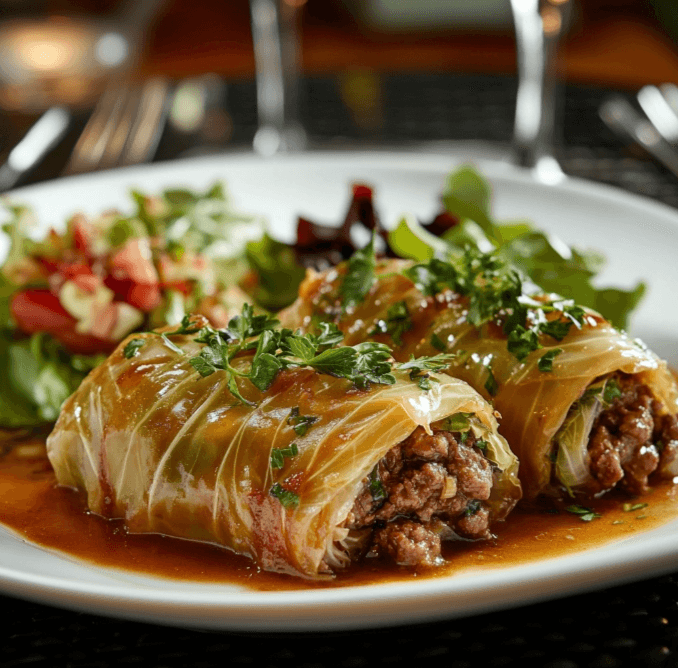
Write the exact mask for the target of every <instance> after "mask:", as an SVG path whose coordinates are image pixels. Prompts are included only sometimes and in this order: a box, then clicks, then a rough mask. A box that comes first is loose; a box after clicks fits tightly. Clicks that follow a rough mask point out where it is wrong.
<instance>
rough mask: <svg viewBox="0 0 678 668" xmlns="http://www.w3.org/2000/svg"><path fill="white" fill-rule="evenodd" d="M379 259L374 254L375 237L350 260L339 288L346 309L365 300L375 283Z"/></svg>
mask: <svg viewBox="0 0 678 668" xmlns="http://www.w3.org/2000/svg"><path fill="white" fill-rule="evenodd" d="M376 265H377V259H376V256H375V253H374V235H373V236H372V239H370V243H368V244H367V246H365V248H361V249H360V250H357V251H356V252H355V253H353V255H352V256H351V258H350V259H349V260H348V263H347V267H346V274H345V276H344V279H343V281H342V283H341V286H340V287H339V294H340V295H341V304H342V306H343V307H344V309H351V308H354V307H355V306H356V305H357V304H359V303H360V302H362V300H363V299H365V296H366V295H367V293H368V292H369V291H370V288H371V287H372V285H373V284H374V281H375V272H374V269H375V267H376Z"/></svg>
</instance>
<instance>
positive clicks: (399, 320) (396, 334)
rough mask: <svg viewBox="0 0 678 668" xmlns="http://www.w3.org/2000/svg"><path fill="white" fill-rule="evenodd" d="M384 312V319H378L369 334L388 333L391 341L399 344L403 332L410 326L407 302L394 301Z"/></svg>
mask: <svg viewBox="0 0 678 668" xmlns="http://www.w3.org/2000/svg"><path fill="white" fill-rule="evenodd" d="M386 314H387V315H386V320H379V321H378V322H377V326H376V327H375V328H374V330H373V331H372V332H371V334H390V335H391V338H392V339H393V343H395V345H397V346H401V345H402V344H403V334H404V333H405V332H406V331H408V330H409V329H411V327H412V318H411V317H410V312H409V311H408V309H407V304H406V303H405V302H404V301H399V302H396V303H395V304H392V305H391V306H389V308H388V311H387V312H386Z"/></svg>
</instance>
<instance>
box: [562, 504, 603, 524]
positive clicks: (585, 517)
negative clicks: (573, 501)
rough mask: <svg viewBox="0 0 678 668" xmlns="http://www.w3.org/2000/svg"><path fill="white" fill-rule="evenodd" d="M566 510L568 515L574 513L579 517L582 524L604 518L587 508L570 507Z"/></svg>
mask: <svg viewBox="0 0 678 668" xmlns="http://www.w3.org/2000/svg"><path fill="white" fill-rule="evenodd" d="M565 510H567V512H568V513H572V514H573V515H579V519H580V520H581V521H582V522H591V521H592V520H595V519H597V518H599V517H602V515H600V514H599V513H596V512H594V511H593V510H591V508H587V507H586V506H577V505H574V506H568V507H567V508H565Z"/></svg>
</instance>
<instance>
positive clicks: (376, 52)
mask: <svg viewBox="0 0 678 668" xmlns="http://www.w3.org/2000/svg"><path fill="white" fill-rule="evenodd" d="M520 1H521V0H515V2H514V3H513V5H514V7H513V9H514V10H515V9H516V6H517V4H519V3H520ZM535 2H536V0H535ZM528 4H529V2H528ZM535 6H536V5H535ZM540 11H541V18H542V27H543V30H544V33H545V34H546V35H547V36H548V35H549V34H550V35H551V36H554V35H555V36H556V37H557V42H558V50H557V57H556V59H555V63H554V66H553V73H554V75H555V80H556V81H557V82H558V90H559V91H560V92H559V93H557V94H556V99H557V100H559V101H558V102H557V104H556V111H555V116H556V129H555V133H554V136H553V142H554V144H555V148H554V150H555V153H556V154H557V155H558V157H559V160H560V161H561V163H563V165H564V167H565V170H566V171H567V169H568V160H571V159H572V156H571V155H568V154H567V150H568V149H567V147H568V146H571V145H573V144H578V146H579V148H580V149H583V148H585V147H586V145H587V143H589V144H590V143H591V142H587V141H586V137H585V136H584V135H585V134H586V132H588V133H591V132H593V131H595V132H596V133H597V134H600V135H601V136H603V138H605V137H608V138H610V137H611V135H610V134H606V133H609V130H607V129H605V128H604V126H603V125H602V123H601V122H600V120H599V118H598V115H597V113H596V112H597V108H598V106H599V104H600V103H601V101H602V100H603V98H604V95H605V94H606V93H609V92H610V91H612V90H616V91H624V92H626V93H627V94H628V95H630V94H631V93H633V92H635V91H636V90H637V89H639V88H640V87H641V86H643V85H646V84H649V83H652V84H660V83H662V82H678V46H677V45H678V6H677V5H676V3H675V2H674V1H673V0H542V1H541V3H540ZM253 34H254V35H255V37H256V38H257V40H258V44H259V46H258V47H257V48H258V50H257V48H255V44H254V43H253ZM276 40H277V41H276ZM255 53H256V54H257V57H256V59H255ZM516 63H517V57H516V31H515V28H514V16H513V14H512V3H511V0H474V1H473V2H471V1H470V0H251V2H248V1H247V0H229V1H228V2H223V0H200V2H195V1H191V0H142V1H141V2H139V1H137V2H135V1H134V0H127V1H123V2H121V1H120V0H115V1H108V0H106V1H102V0H72V1H66V0H45V1H44V2H25V1H24V0H0V114H1V116H2V118H1V120H2V125H0V160H1V161H2V162H6V161H7V159H8V157H9V156H10V155H11V151H12V149H13V148H14V147H15V146H16V144H17V142H19V141H20V140H21V139H22V137H25V135H26V132H27V131H28V129H29V128H30V127H31V126H32V125H33V124H34V123H35V122H36V120H37V119H38V118H40V116H41V115H42V114H43V113H44V112H45V111H46V110H50V109H52V111H53V113H52V116H53V118H51V121H52V125H51V126H50V127H49V128H48V131H47V132H46V134H45V135H44V136H43V138H42V145H41V146H38V148H41V151H37V148H35V147H34V151H33V153H34V154H36V153H40V157H39V159H34V160H33V163H34V164H31V165H30V166H29V167H28V168H26V164H28V163H30V162H31V161H30V160H29V159H28V158H29V157H31V156H28V157H26V156H25V155H24V156H20V157H23V161H22V160H18V161H17V159H16V155H15V159H14V161H13V162H14V163H15V164H14V165H13V166H12V168H11V174H10V176H11V178H10V179H9V180H7V181H6V182H5V183H4V185H3V184H2V182H0V186H2V187H3V188H4V189H6V188H7V187H8V184H9V183H10V182H11V183H16V184H19V185H20V184H25V183H30V182H32V181H36V180H41V179H45V178H54V177H55V176H57V175H59V174H63V173H76V172H82V171H89V170H91V169H95V168H101V167H112V166H116V165H120V164H129V163H132V162H139V161H144V160H149V159H155V160H165V159H169V158H174V157H177V156H184V155H195V154H200V153H210V152H215V151H229V150H251V148H252V146H253V142H254V146H255V148H257V150H259V151H260V152H262V153H269V154H270V153H274V152H276V151H277V150H296V149H299V148H303V147H304V146H311V147H332V146H337V147H339V146H341V147H344V146H352V147H355V146H364V145H379V146H381V145H400V144H403V143H407V142H419V141H427V142H431V141H442V142H445V141H481V142H489V143H490V144H491V145H496V146H503V147H506V146H510V145H511V142H512V141H513V142H514V143H515V136H514V130H513V128H514V111H515V103H516V91H517V78H516V72H517V64H516ZM255 74H256V75H257V83H255ZM257 84H258V86H259V88H257ZM565 84H567V86H568V88H567V90H568V91H570V92H568V93H567V94H565V93H563V91H564V90H566V89H565V88H564V86H565ZM262 85H263V87H262ZM276 85H277V86H279V87H281V88H280V90H277V89H276ZM130 91H131V92H130ZM571 91H575V93H574V94H572V93H571ZM283 92H284V98H285V99H284V105H283V103H282V102H281V99H282V98H281V95H282V93H283ZM102 95H103V97H102ZM106 95H108V98H106ZM106 104H107V105H108V106H106ZM116 105H117V107H118V108H117V111H116V110H115V109H114V107H115V106H116ZM97 106H99V107H102V106H103V109H101V108H99V112H100V114H99V117H96V118H95V117H94V116H93V111H95V110H96V109H97ZM55 107H56V108H57V109H58V110H59V113H61V114H62V115H61V116H59V117H58V118H55V117H54V108H55ZM277 107H281V108H277ZM283 107H284V108H283ZM140 108H142V111H140ZM142 112H143V113H142ZM582 114H584V115H586V114H589V115H590V118H586V119H585V120H581V117H582ZM578 116H579V117H580V122H579V130H578V129H577V125H578V122H577V117H578ZM88 121H89V122H90V125H92V123H93V122H94V125H96V122H98V123H99V125H98V130H99V133H98V134H97V133H92V132H91V128H90V136H88V137H83V134H82V133H83V129H84V128H85V126H86V124H87V122H88ZM106 123H108V134H109V137H108V140H107V141H108V142H109V144H110V143H111V142H112V143H115V141H117V144H118V146H117V148H118V149H119V150H118V152H117V153H116V152H115V151H113V152H112V153H111V151H112V149H111V148H110V146H109V145H106V147H105V148H106V150H105V155H104V156H103V160H102V162H98V161H97V160H95V159H93V158H92V156H91V155H85V156H84V158H83V156H82V155H79V156H75V158H77V159H74V156H73V150H74V147H76V146H77V144H78V142H80V144H81V146H80V148H81V149H82V148H83V146H82V145H83V144H87V141H89V148H90V149H91V148H92V145H94V144H97V142H98V144H97V145H98V146H99V148H100V149H102V146H103V145H104V144H102V142H103V139H102V133H101V128H102V127H103V126H104V125H106ZM592 123H593V126H592V125H591V124H592ZM262 128H264V130H265V131H262ZM135 129H136V130H135ZM133 130H135V131H136V135H135V134H134V132H133ZM144 131H145V134H144ZM258 131H259V133H258ZM584 131H585V132H584ZM116 132H117V137H114V135H116ZM578 132H579V134H578ZM48 139H50V141H47V140H48ZM114 140H115V141H114ZM549 141H551V140H550V139H549ZM610 141H611V139H610ZM617 141H618V140H617ZM603 143H605V142H603ZM38 144H40V142H38ZM622 144H623V145H624V146H626V145H627V144H628V145H630V144H631V142H623V141H622ZM617 148H619V146H617ZM102 150H103V149H102ZM628 150H629V151H630V153H629V155H631V156H633V155H635V156H637V157H638V156H640V155H641V154H642V155H644V154H643V153H641V152H640V151H638V150H637V149H634V148H632V147H629V149H628ZM100 152H101V151H100ZM15 153H16V152H15ZM90 153H91V151H90ZM33 157H35V156H33ZM580 157H581V156H580ZM78 160H79V161H78ZM17 162H18V164H19V167H21V169H19V167H17ZM579 167H580V168H581V165H579ZM4 170H5V173H7V171H8V168H7V167H5V168H4ZM579 171H580V172H581V171H582V170H581V169H579ZM583 171H584V172H586V167H585V166H584V168H583ZM5 175H7V174H5ZM584 175H586V174H584ZM0 176H1V173H0ZM596 177H597V178H599V179H601V178H602V180H605V176H604V174H603V175H602V176H601V175H600V174H596ZM635 189H636V190H638V188H637V187H636V188H635ZM640 190H641V191H642V188H640Z"/></svg>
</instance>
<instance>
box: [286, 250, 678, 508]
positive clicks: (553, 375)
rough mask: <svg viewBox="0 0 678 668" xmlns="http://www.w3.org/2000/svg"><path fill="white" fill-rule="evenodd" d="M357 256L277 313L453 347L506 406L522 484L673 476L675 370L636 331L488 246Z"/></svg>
mask: <svg viewBox="0 0 678 668" xmlns="http://www.w3.org/2000/svg"><path fill="white" fill-rule="evenodd" d="M358 260H359V261H356V262H354V265H353V266H351V262H353V261H351V262H349V264H346V263H344V264H343V265H339V266H338V267H337V268H335V269H332V270H329V271H327V272H324V273H322V274H319V273H314V272H310V273H309V274H308V275H307V278H306V280H305V281H304V283H303V284H302V286H301V288H300V296H299V298H298V300H297V301H296V302H295V303H294V304H293V305H291V306H290V307H289V308H288V309H287V310H286V311H284V312H283V313H282V314H281V315H280V318H281V320H282V322H283V324H284V325H286V326H288V327H300V328H302V329H303V330H304V331H312V330H313V328H314V327H315V326H317V323H318V322H321V321H331V322H333V323H336V325H337V326H338V328H339V329H340V330H342V331H343V332H344V333H345V334H346V343H347V344H351V343H354V342H356V341H365V340H374V341H383V342H387V343H388V344H389V345H392V346H393V354H394V356H395V358H396V359H398V360H406V359H408V358H409V357H410V356H411V355H415V356H418V355H423V354H430V353H433V352H436V351H446V352H449V353H456V355H455V357H454V359H453V361H452V362H451V363H450V365H449V367H448V368H447V370H446V373H448V374H450V375H452V376H454V377H455V378H460V379H462V380H464V381H466V382H467V383H469V384H470V385H471V386H472V387H473V388H474V389H475V390H477V391H478V392H480V393H481V394H482V395H483V396H484V397H485V398H486V399H488V400H490V401H492V402H493V404H494V406H495V408H496V409H497V410H498V412H499V413H500V414H501V418H500V420H499V424H500V427H499V431H500V433H501V434H502V435H503V436H504V437H505V438H506V439H507V441H508V443H509V446H510V447H511V449H512V450H513V452H514V453H515V454H516V455H517V457H518V458H519V460H520V479H521V482H522V485H523V491H524V493H525V496H526V497H530V498H533V497H536V496H537V495H540V494H543V493H549V494H554V493H555V494H558V495H567V494H568V493H569V494H570V495H574V494H576V493H580V494H583V495H589V496H590V495H596V494H600V493H602V492H605V491H607V490H610V489H612V488H614V487H620V488H622V489H624V490H626V491H627V492H630V493H632V494H638V493H642V492H644V491H646V490H647V489H648V485H649V484H650V483H651V482H652V480H656V479H659V478H662V477H665V478H672V477H673V476H675V475H678V421H677V420H676V413H677V412H678V391H677V389H676V382H675V379H674V377H673V376H672V374H671V373H670V371H669V370H668V369H667V365H666V363H665V362H664V361H662V360H660V359H658V358H657V356H656V355H654V354H653V353H652V352H651V351H649V350H648V349H647V348H646V347H645V346H644V345H643V344H642V342H640V341H638V340H633V339H631V338H629V337H628V336H627V335H626V334H625V333H624V332H621V331H618V330H616V329H615V328H614V327H612V325H610V323H609V322H607V321H606V320H604V319H603V318H602V317H601V316H600V315H599V314H597V313H595V312H593V311H591V310H588V309H583V308H580V307H578V306H576V305H574V304H573V303H572V302H568V301H567V300H565V299H563V298H562V297H560V296H558V295H550V294H549V295H545V294H540V292H539V290H538V288H537V287H536V286H532V285H529V284H528V285H524V284H523V283H522V279H521V278H520V276H519V274H517V272H515V270H512V269H510V268H508V267H507V266H506V265H504V264H502V262H501V261H500V260H499V259H497V258H496V257H494V256H489V255H482V254H479V253H475V254H474V253H473V252H472V251H467V252H466V254H465V255H464V256H463V257H461V258H459V257H458V258H456V260H455V259H450V260H449V261H442V260H431V261H430V262H429V263H421V264H415V263H413V262H410V261H405V260H383V261H378V262H372V265H373V271H372V273H371V275H370V270H369V264H370V262H369V258H368V259H367V260H366V259H365V256H364V255H363V257H361V258H358ZM356 279H359V280H356ZM356 295H357V296H356Z"/></svg>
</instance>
